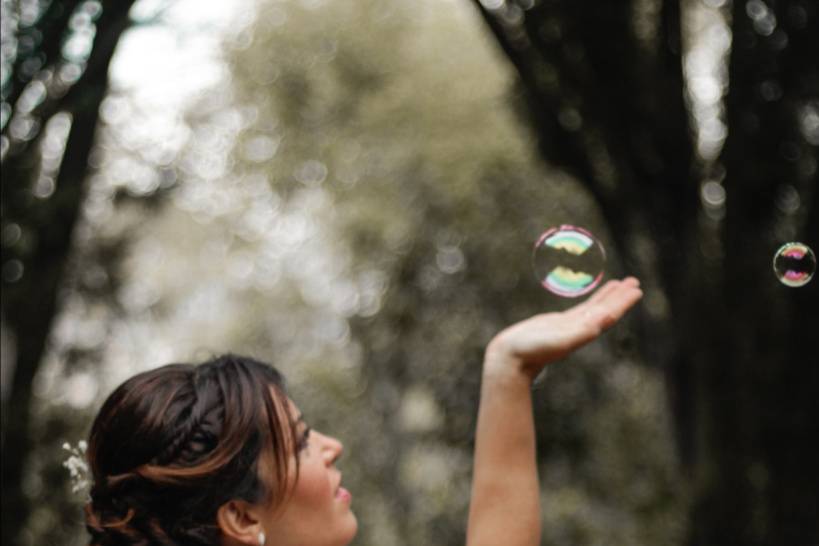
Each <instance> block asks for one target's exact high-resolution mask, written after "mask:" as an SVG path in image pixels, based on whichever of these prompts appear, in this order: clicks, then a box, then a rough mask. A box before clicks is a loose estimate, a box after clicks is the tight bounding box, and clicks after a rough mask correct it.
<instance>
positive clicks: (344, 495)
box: [336, 486, 353, 502]
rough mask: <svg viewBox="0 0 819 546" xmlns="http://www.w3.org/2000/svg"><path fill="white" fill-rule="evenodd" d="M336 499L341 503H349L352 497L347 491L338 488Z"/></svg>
mask: <svg viewBox="0 0 819 546" xmlns="http://www.w3.org/2000/svg"><path fill="white" fill-rule="evenodd" d="M336 498H337V499H339V500H341V501H343V502H350V501H351V500H352V499H353V496H352V494H350V492H349V491H347V490H346V489H344V488H343V487H340V486H339V488H338V489H337V490H336Z"/></svg>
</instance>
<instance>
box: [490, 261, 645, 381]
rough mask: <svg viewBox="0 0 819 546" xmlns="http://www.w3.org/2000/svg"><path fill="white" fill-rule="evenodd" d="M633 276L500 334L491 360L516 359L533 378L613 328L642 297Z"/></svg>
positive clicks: (608, 284) (492, 344) (605, 286)
mask: <svg viewBox="0 0 819 546" xmlns="http://www.w3.org/2000/svg"><path fill="white" fill-rule="evenodd" d="M642 295H643V293H642V291H641V290H640V282H639V281H638V280H637V279H635V278H634V277H628V278H626V279H623V280H621V281H620V280H611V281H609V282H607V283H606V284H605V285H604V286H603V287H602V288H601V289H600V290H598V291H597V292H596V293H595V294H594V295H593V296H592V297H591V298H589V299H588V300H586V301H584V302H583V303H580V304H578V305H576V306H574V307H572V308H570V309H567V310H566V311H563V312H560V313H544V314H540V315H535V316H533V317H531V318H529V319H526V320H524V321H521V322H518V323H517V324H514V325H512V326H510V327H508V328H506V329H505V330H503V331H502V332H500V333H499V334H498V335H497V336H495V338H494V339H493V340H492V342H491V343H490V344H489V346H488V347H487V356H489V357H490V360H501V361H503V360H510V359H512V360H514V361H515V362H516V363H517V364H518V365H519V366H521V368H522V369H523V370H524V371H526V373H527V374H529V375H530V376H531V377H534V376H535V375H537V373H538V372H539V371H540V369H541V368H543V367H544V366H545V365H546V364H549V363H550V362H554V361H556V360H560V359H561V358H563V357H564V356H566V355H567V354H568V353H570V352H572V351H573V350H575V349H577V348H578V347H580V346H582V345H585V344H586V343H588V342H590V341H592V340H593V339H595V338H596V337H597V336H599V335H600V334H601V333H602V332H603V331H605V330H606V329H608V328H610V327H611V326H613V325H614V324H615V323H616V322H617V321H618V320H620V318H621V317H622V316H623V315H624V314H625V313H626V311H628V310H629V309H630V308H631V307H632V306H633V305H634V304H635V303H636V302H637V301H638V300H639V299H640V298H641V297H642Z"/></svg>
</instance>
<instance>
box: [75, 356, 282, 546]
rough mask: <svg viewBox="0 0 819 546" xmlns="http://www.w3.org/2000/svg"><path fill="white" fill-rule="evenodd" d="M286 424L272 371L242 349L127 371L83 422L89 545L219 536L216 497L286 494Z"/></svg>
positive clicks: (179, 545) (276, 498)
mask: <svg viewBox="0 0 819 546" xmlns="http://www.w3.org/2000/svg"><path fill="white" fill-rule="evenodd" d="M295 429H296V427H295V421H294V416H293V415H292V414H291V411H290V406H289V404H288V399H287V395H286V393H285V389H284V381H283V378H282V376H281V374H280V373H279V372H277V371H276V370H275V369H274V368H273V367H271V366H269V365H267V364H264V363H262V362H259V361H256V360H253V359H251V358H246V357H241V356H236V355H224V356H220V357H217V358H214V359H212V360H210V361H208V362H205V363H203V364H200V365H192V364H169V365H167V366H163V367H161V368H157V369H155V370H151V371H148V372H144V373H141V374H139V375H136V376H134V377H132V378H131V379H129V380H127V381H126V382H125V383H123V384H122V385H120V386H119V387H118V388H117V389H116V390H115V391H114V392H113V393H112V394H111V396H109V397H108V399H107V400H106V401H105V403H104V404H103V405H102V408H101V409H100V411H99V414H98V415H97V417H96V419H95V420H94V424H93V426H92V428H91V435H90V439H89V442H88V462H89V466H90V468H91V473H92V476H93V480H94V483H93V486H92V488H91V499H90V502H89V503H88V504H87V505H86V509H85V511H86V527H87V529H88V531H89V532H90V533H91V545H92V546H111V545H114V544H116V545H127V546H148V545H163V546H188V545H190V546H194V545H196V546H216V545H218V544H219V543H220V536H221V534H220V531H219V528H218V526H217V524H216V513H217V510H218V509H219V507H220V506H221V505H223V504H224V503H226V502H228V501H229V500H232V499H242V500H245V501H247V502H251V503H259V502H270V503H274V504H275V503H278V502H281V501H282V500H283V499H284V498H285V497H286V495H287V491H288V488H289V483H290V482H288V471H289V468H288V463H289V462H290V457H291V455H292V454H293V453H294V451H295V449H296V445H297V440H296V430H295ZM261 461H269V463H268V464H264V463H262V464H260V462H261ZM297 461H298V458H296V466H297V465H298V462H297ZM269 467H272V468H269ZM296 470H297V471H298V468H297V469H296Z"/></svg>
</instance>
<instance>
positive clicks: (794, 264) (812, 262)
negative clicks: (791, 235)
mask: <svg viewBox="0 0 819 546" xmlns="http://www.w3.org/2000/svg"><path fill="white" fill-rule="evenodd" d="M773 270H774V274H775V275H776V278H777V279H779V282H781V283H782V284H784V285H785V286H790V287H792V288H798V287H800V286H805V285H806V284H808V282H809V281H810V280H811V279H812V278H813V274H814V273H815V272H816V255H815V254H814V253H813V250H811V249H810V247H809V246H807V245H804V244H802V243H785V244H784V245H782V246H781V247H779V250H777V251H776V254H774V259H773Z"/></svg>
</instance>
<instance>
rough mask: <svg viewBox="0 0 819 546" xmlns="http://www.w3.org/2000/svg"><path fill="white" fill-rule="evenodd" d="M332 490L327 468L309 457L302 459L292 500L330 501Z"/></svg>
mask: <svg viewBox="0 0 819 546" xmlns="http://www.w3.org/2000/svg"><path fill="white" fill-rule="evenodd" d="M332 498H333V491H332V489H331V485H330V480H329V477H328V473H327V469H326V468H324V467H323V465H321V464H320V463H316V462H315V461H311V460H309V459H307V460H304V461H302V464H301V468H300V469H299V480H298V482H296V489H295V490H294V491H293V501H295V502H298V503H299V504H306V505H312V506H316V505H320V504H324V503H326V502H329V501H331V500H332Z"/></svg>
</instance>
